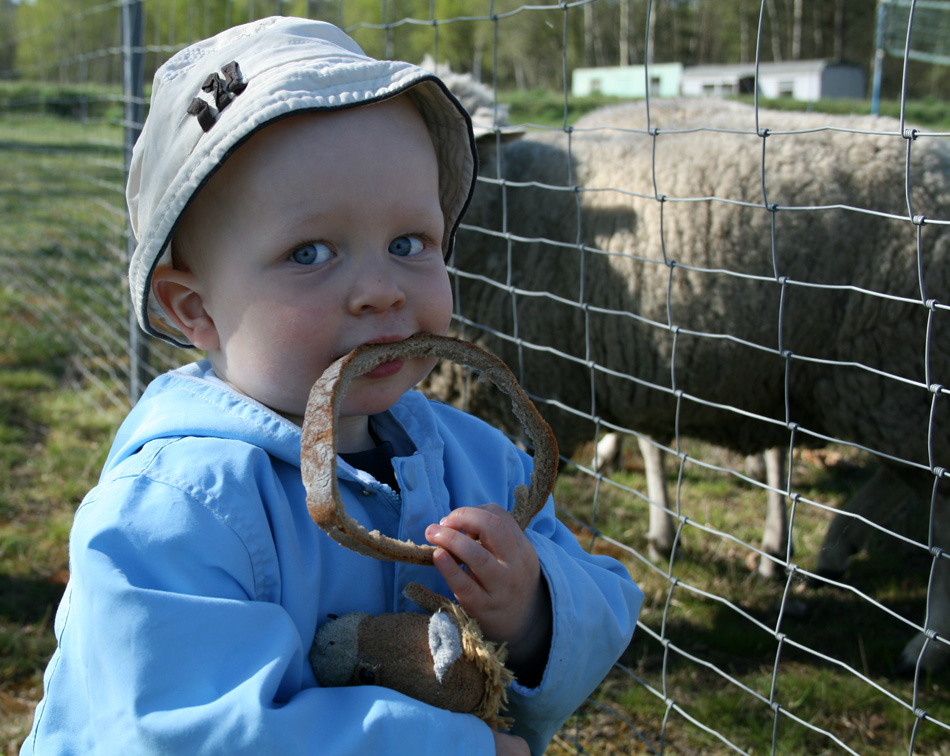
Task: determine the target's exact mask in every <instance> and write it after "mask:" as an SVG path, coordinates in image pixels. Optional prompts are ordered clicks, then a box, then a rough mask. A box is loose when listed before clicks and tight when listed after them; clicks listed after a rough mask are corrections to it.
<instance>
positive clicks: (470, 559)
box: [426, 525, 498, 577]
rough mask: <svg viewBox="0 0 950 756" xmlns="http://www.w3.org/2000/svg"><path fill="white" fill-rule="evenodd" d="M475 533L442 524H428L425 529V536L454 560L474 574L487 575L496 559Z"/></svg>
mask: <svg viewBox="0 0 950 756" xmlns="http://www.w3.org/2000/svg"><path fill="white" fill-rule="evenodd" d="M477 537H478V536H477V534H474V533H471V534H470V533H468V532H465V533H463V532H461V531H459V530H456V529H455V528H452V527H448V526H443V525H430V526H429V527H428V528H427V529H426V538H427V539H428V541H429V543H431V544H432V545H433V546H439V547H441V548H443V549H444V550H445V551H446V552H448V553H449V554H450V555H451V556H452V557H454V558H455V561H457V562H460V563H461V564H464V565H467V566H468V569H469V571H470V572H471V573H472V574H474V575H481V576H488V577H490V573H491V571H492V569H493V568H494V567H497V566H498V560H497V559H496V558H495V556H494V555H493V554H492V553H491V552H490V551H489V550H488V549H487V548H486V545H484V544H483V543H481V542H480V541H478V540H475V539H476V538H477Z"/></svg>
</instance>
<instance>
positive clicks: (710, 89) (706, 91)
mask: <svg viewBox="0 0 950 756" xmlns="http://www.w3.org/2000/svg"><path fill="white" fill-rule="evenodd" d="M714 94H716V85H715V84H703V95H704V96H705V97H712V96H713V95H714Z"/></svg>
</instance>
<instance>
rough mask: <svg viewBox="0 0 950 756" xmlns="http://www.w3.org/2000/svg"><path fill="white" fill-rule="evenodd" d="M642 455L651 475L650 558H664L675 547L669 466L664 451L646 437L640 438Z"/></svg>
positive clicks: (649, 475)
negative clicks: (667, 476) (667, 467)
mask: <svg viewBox="0 0 950 756" xmlns="http://www.w3.org/2000/svg"><path fill="white" fill-rule="evenodd" d="M637 442H638V443H639V445H640V454H642V455H643V465H644V468H645V471H646V477H647V494H648V495H649V497H650V529H649V531H647V548H648V553H649V556H650V559H652V560H653V561H661V560H663V559H666V558H668V557H669V555H670V552H671V551H672V550H673V538H674V537H675V536H676V528H675V527H674V526H673V518H672V516H671V515H670V495H669V490H668V488H667V485H666V468H665V465H664V464H663V450H662V449H660V448H659V447H658V446H656V445H655V444H653V443H651V442H650V441H649V440H648V439H646V438H640V437H638V439H637Z"/></svg>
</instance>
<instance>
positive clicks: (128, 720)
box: [21, 17, 642, 756]
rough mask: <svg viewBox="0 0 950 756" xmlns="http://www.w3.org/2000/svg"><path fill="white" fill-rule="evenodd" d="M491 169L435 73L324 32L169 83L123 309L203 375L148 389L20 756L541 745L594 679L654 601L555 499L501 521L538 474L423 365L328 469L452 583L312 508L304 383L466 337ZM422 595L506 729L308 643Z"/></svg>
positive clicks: (140, 173) (432, 750)
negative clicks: (465, 255)
mask: <svg viewBox="0 0 950 756" xmlns="http://www.w3.org/2000/svg"><path fill="white" fill-rule="evenodd" d="M475 173H476V156H475V152H474V139H473V136H472V130H471V123H470V121H469V119H468V116H467V114H466V113H465V112H464V110H463V109H462V107H461V106H460V105H459V103H458V102H457V101H456V100H455V98H454V97H452V95H451V94H449V93H448V91H447V90H446V89H445V87H444V86H443V85H442V83H441V82H440V81H439V80H438V79H437V78H436V77H435V76H433V75H432V74H431V73H429V72H427V71H425V70H423V69H421V68H418V67H416V66H412V65H409V64H406V63H398V62H387V61H376V60H373V59H371V58H368V57H366V56H365V55H364V54H363V53H362V52H361V51H360V49H359V48H358V47H357V46H356V45H355V44H354V43H353V41H352V40H350V39H349V38H348V37H347V36H346V35H345V34H343V33H342V32H341V31H340V30H338V29H336V28H335V27H333V26H330V25H327V24H324V23H320V22H317V21H308V20H302V19H294V18H284V17H281V18H271V19H266V20H263V21H259V22H255V23H251V24H248V25H245V26H241V27H236V28H233V29H229V30H227V31H225V32H223V33H221V34H219V35H218V36H216V37H213V38H211V39H209V40H206V41H204V42H201V43H198V44H196V45H194V46H192V47H189V48H187V49H185V50H182V51H181V52H179V53H178V54H177V55H175V56H174V57H172V58H171V59H170V60H169V61H168V62H167V63H166V64H165V65H164V66H162V67H161V68H160V69H159V70H158V72H157V73H156V75H155V81H154V87H153V91H152V102H151V110H150V113H149V116H148V120H147V123H146V125H145V128H144V130H143V132H142V135H141V137H140V139H139V141H138V143H137V144H136V146H135V151H134V155H133V159H132V165H131V170H130V177H129V185H128V203H129V209H130V213H131V218H132V222H133V228H134V232H135V236H136V239H137V242H138V244H137V247H136V250H135V253H134V256H133V258H132V261H131V266H130V272H129V276H130V285H131V291H132V297H133V304H134V307H135V310H136V312H137V315H138V318H139V321H140V323H141V325H142V327H143V328H144V329H145V330H146V331H147V332H149V333H151V334H153V335H156V336H159V337H161V338H163V339H166V340H168V341H171V342H173V343H176V344H180V345H185V346H192V347H196V348H198V349H200V350H203V351H204V352H205V353H206V355H207V358H206V359H205V360H203V361H200V362H197V363H194V364H192V365H188V366H186V367H183V368H181V369H179V370H175V371H173V372H171V373H168V374H166V375H164V376H162V377H160V378H158V379H157V380H155V381H154V382H153V383H152V384H151V385H150V386H149V387H148V389H147V390H146V392H145V393H144V395H143V396H142V398H141V400H140V401H139V402H138V404H137V405H136V406H135V407H134V409H133V410H132V411H131V413H130V414H129V416H128V418H127V419H126V421H125V422H124V423H123V425H122V427H121V428H120V430H119V431H118V434H117V436H116V439H115V442H114V445H113V447H112V450H111V452H110V454H109V457H108V460H107V462H106V465H105V469H104V470H103V472H102V475H101V478H100V481H99V484H98V485H97V486H96V488H95V489H93V490H92V491H91V492H90V493H89V494H88V495H87V497H86V498H85V499H84V501H83V502H82V505H81V506H80V507H79V509H78V511H77V513H76V518H75V522H74V525H73V529H72V533H71V536H70V582H69V585H68V587H67V590H66V594H65V596H64V598H63V601H62V604H61V606H60V608H59V611H58V613H57V615H56V622H55V633H56V638H57V641H58V649H57V651H56V653H55V655H54V656H53V659H52V660H51V661H50V664H49V667H48V669H47V672H46V676H45V681H44V698H43V700H42V702H41V703H40V704H39V706H38V707H37V710H36V714H35V718H34V723H33V729H32V731H31V733H30V735H29V737H28V738H27V740H26V741H25V743H24V744H23V747H22V751H21V754H22V755H24V756H25V755H28V754H42V755H44V756H53V755H59V754H83V756H93V755H95V754H116V755H117V756H128V755H129V754H136V755H137V756H143V755H145V754H159V753H161V754H182V755H184V754H188V756H196V755H197V754H227V755H228V756H237V755H239V754H253V755H254V756H270V755H274V756H278V755H279V756H293V755H294V754H326V755H327V756H337V755H342V754H361V755H365V754H381V755H384V756H402V755H403V754H406V755H407V756H408V755H409V754H412V755H413V756H418V755H419V754H438V756H450V755H451V754H493V753H499V754H522V753H528V751H529V749H530V752H531V753H534V754H540V753H542V752H543V751H544V749H545V746H546V744H547V742H548V741H549V739H550V738H551V737H552V736H553V734H554V733H555V732H556V731H557V729H558V727H559V726H560V725H561V724H562V723H563V721H564V720H565V719H566V718H567V717H568V716H569V715H570V714H571V712H572V711H573V710H574V709H575V708H576V707H577V705H578V704H580V703H581V702H582V701H583V700H584V698H585V697H586V696H587V695H588V694H589V693H590V692H591V691H592V690H593V689H594V688H595V687H596V685H597V684H598V683H599V682H600V680H601V679H602V678H603V676H604V675H605V674H606V673H607V671H608V670H609V669H610V667H611V665H612V663H613V662H614V661H615V660H616V658H617V657H618V656H619V655H620V653H621V652H622V651H623V650H624V648H625V647H626V645H627V644H628V643H629V641H630V638H631V635H632V633H633V629H634V625H635V623H636V617H637V613H638V611H639V607H640V602H641V599H642V594H641V593H640V591H639V589H638V588H637V587H636V586H635V585H634V584H633V582H632V581H631V580H630V577H629V575H628V574H627V572H626V570H625V569H624V568H623V567H622V566H621V565H620V564H619V563H617V562H616V561H613V560H611V559H609V558H606V557H599V556H592V555H590V554H587V553H585V552H584V551H583V550H582V549H581V548H579V546H578V544H577V542H576V540H575V538H574V537H573V536H572V535H571V533H570V532H569V531H567V530H566V529H565V528H564V527H563V526H561V525H560V524H559V523H558V522H557V520H556V519H555V517H554V512H553V504H552V503H551V502H550V501H549V502H548V504H547V505H546V506H545V508H544V510H543V511H542V512H541V513H540V514H539V515H538V516H537V517H536V518H535V519H534V521H533V522H532V523H531V525H530V527H529V528H528V529H527V531H525V532H522V531H521V530H520V528H519V527H518V526H517V524H516V523H515V521H514V519H513V518H512V517H511V515H510V514H509V512H508V510H509V509H510V508H511V506H512V504H513V502H512V491H513V489H514V488H515V486H516V485H517V484H519V483H523V482H524V483H527V481H528V478H529V475H530V470H531V461H530V458H529V457H528V456H527V455H525V454H524V453H522V452H521V451H520V450H518V449H517V448H516V447H515V446H513V445H512V444H511V443H509V442H508V441H507V439H505V437H504V436H503V435H502V434H500V433H499V432H498V431H496V430H494V429H492V428H490V427H488V426H487V425H485V424H484V423H482V422H481V421H479V420H477V419H475V418H473V417H471V416H469V415H467V414H464V413H462V412H459V411H457V410H455V409H452V408H450V407H447V406H445V405H442V404H439V403H436V402H431V401H429V400H427V399H425V398H424V397H423V396H422V395H421V394H420V393H418V392H415V391H411V390H410V389H412V388H413V386H415V385H416V384H417V383H418V382H419V381H420V380H422V379H423V378H424V377H425V376H426V374H427V373H428V371H429V370H430V369H431V368H432V362H431V361H430V360H427V359H412V360H406V361H396V362H390V363H386V364H384V365H381V366H379V367H378V368H376V369H374V370H373V371H371V372H370V373H367V374H366V375H364V376H361V377H360V378H357V379H356V380H354V381H353V382H352V383H351V384H350V386H349V388H348V390H347V394H346V397H345V400H344V403H343V406H342V408H341V411H340V426H339V430H338V447H339V451H340V460H339V463H338V476H339V486H340V491H341V496H342V497H343V499H344V502H345V504H346V508H347V512H348V513H349V514H350V515H351V516H352V517H354V518H355V519H357V520H358V521H360V522H361V523H362V524H363V525H364V526H365V527H367V528H368V529H370V530H374V529H376V530H379V531H380V532H382V533H383V534H386V535H389V536H392V537H394V538H399V539H402V540H406V539H408V540H412V541H414V542H416V543H423V542H425V541H428V542H429V543H431V544H433V545H434V546H436V547H437V548H436V551H435V554H434V562H435V567H434V568H433V567H431V566H430V567H422V566H415V565H408V564H393V563H388V562H380V561H377V560H373V559H369V558H367V557H364V556H360V555H358V554H355V553H354V552H351V551H349V550H347V549H345V548H341V547H340V546H339V545H338V544H336V543H335V542H333V541H332V540H330V539H329V537H328V536H327V535H326V534H325V533H323V532H322V531H321V530H320V529H319V528H318V527H317V526H316V525H315V524H314V523H313V521H312V520H311V519H310V516H309V514H308V511H307V507H306V501H305V498H306V495H305V491H304V487H303V484H302V481H301V473H300V434H301V430H300V425H301V422H302V416H303V414H304V410H305V407H306V403H307V398H308V393H309V390H310V387H311V385H312V384H313V382H314V381H315V380H316V379H317V378H318V377H319V376H320V375H321V373H322V372H323V371H324V370H325V369H326V367H327V366H328V365H329V364H330V363H332V362H333V361H334V360H336V359H337V358H339V357H341V356H343V355H345V354H347V353H349V352H350V351H351V350H352V349H354V348H355V347H357V346H360V345H361V344H366V343H374V342H390V341H399V340H402V339H405V338H407V337H409V336H412V335H413V334H418V333H428V334H444V333H445V332H446V330H447V328H448V326H449V321H450V318H451V313H452V301H451V289H450V285H449V278H448V275H447V272H446V263H445V260H446V258H447V257H448V255H449V254H451V251H452V245H453V240H454V236H455V230H456V228H457V226H458V224H459V221H460V218H461V216H462V213H463V212H464V210H465V207H466V206H467V204H468V202H469V199H470V197H471V194H472V191H473V189H474V184H475ZM412 581H415V582H418V583H421V584H423V585H425V586H428V587H430V588H432V589H433V590H435V591H438V592H440V593H442V594H444V595H446V596H454V597H455V598H456V600H458V602H459V603H460V604H462V605H463V606H464V607H465V608H466V609H467V610H468V612H469V613H470V614H471V615H472V616H473V617H475V618H476V619H477V620H478V622H479V623H480V625H481V627H482V629H483V631H484V633H485V635H486V637H488V638H489V639H491V640H493V641H496V642H504V643H506V644H507V647H508V650H509V666H510V667H511V669H512V671H513V672H514V673H515V676H516V681H515V683H514V684H513V685H512V686H511V690H510V692H509V698H510V705H509V709H508V711H507V712H506V714H508V715H509V716H512V717H513V718H514V721H515V725H514V727H513V729H512V732H511V733H498V732H493V731H492V730H491V729H490V728H489V727H488V726H487V725H486V724H485V723H483V722H482V721H481V720H479V719H477V718H476V717H474V716H471V715H466V714H457V713H452V712H449V711H445V710H442V709H438V708H434V707H431V706H428V705H426V704H423V703H420V702H418V701H415V700H413V699H411V698H408V697H406V696H404V695H402V694H399V693H397V692H395V691H392V690H389V689H386V688H382V687H377V686H372V685H369V686H357V687H343V688H322V687H320V686H319V685H318V683H317V681H316V679H315V678H314V675H313V672H312V670H311V668H310V664H309V661H308V653H309V650H310V646H311V643H312V641H313V637H314V634H315V632H316V630H317V628H318V626H320V625H321V624H322V623H323V622H326V621H327V618H328V617H329V616H331V615H343V614H345V613H347V612H353V611H362V612H366V613H368V614H381V613H384V612H394V611H412V610H418V607H414V606H413V605H412V604H411V602H409V601H408V600H407V599H406V598H404V597H403V595H402V590H403V588H404V587H405V585H406V584H407V583H409V582H412Z"/></svg>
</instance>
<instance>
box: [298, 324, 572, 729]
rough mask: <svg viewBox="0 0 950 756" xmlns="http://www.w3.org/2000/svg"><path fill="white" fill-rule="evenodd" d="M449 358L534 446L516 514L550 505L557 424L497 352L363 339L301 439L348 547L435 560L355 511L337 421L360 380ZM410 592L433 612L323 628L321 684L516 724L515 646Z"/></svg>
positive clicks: (312, 497)
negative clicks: (386, 369)
mask: <svg viewBox="0 0 950 756" xmlns="http://www.w3.org/2000/svg"><path fill="white" fill-rule="evenodd" d="M416 357H442V358H448V359H451V360H453V361H455V362H458V363H461V364H463V365H466V366H468V367H471V368H473V369H474V370H476V371H478V372H479V374H480V379H481V380H490V381H491V382H492V383H494V384H495V385H496V386H497V387H498V388H499V389H501V390H502V391H504V392H505V393H506V394H508V396H509V397H510V398H511V401H512V409H513V410H514V412H515V414H516V415H517V416H518V418H519V419H520V420H521V423H522V425H523V426H524V429H525V431H526V433H527V434H528V436H529V437H530V438H531V440H532V442H533V443H534V445H535V456H534V470H533V471H532V474H531V481H530V485H529V486H518V488H517V489H516V490H515V491H514V498H515V506H514V508H513V511H512V514H513V515H514V517H515V519H516V520H517V521H518V524H519V525H520V526H521V527H522V528H525V527H527V525H528V523H529V522H530V521H531V518H532V517H534V515H535V514H536V513H537V512H538V510H540V509H541V507H542V506H544V503H545V501H547V498H548V496H549V495H550V493H551V490H552V489H553V488H554V479H555V477H556V475H557V462H558V453H557V444H556V442H555V440H554V435H553V433H552V432H551V429H550V427H549V426H548V425H547V423H545V422H544V420H543V419H542V418H541V416H540V414H539V413H538V411H537V409H536V408H535V407H534V405H533V404H532V403H531V400H530V399H528V397H527V395H526V394H525V393H524V391H523V390H522V389H521V387H520V386H519V385H518V382H517V380H515V378H514V376H513V375H512V374H511V371H509V370H508V368H507V367H506V366H505V365H504V363H502V362H501V361H500V360H499V359H498V358H496V357H494V356H493V355H490V354H488V353H487V352H485V351H483V350H481V349H479V348H478V347H476V346H474V345H473V344H469V343H468V342H464V341H459V340H458V339H452V338H447V337H441V336H431V335H420V336H414V337H412V338H410V339H407V340H406V341H402V342H398V343H395V344H371V345H366V346H363V347H360V348H358V349H356V350H354V351H353V352H351V353H350V354H349V355H347V356H345V357H343V358H341V359H339V360H337V361H336V362H334V363H333V364H332V365H330V367H329V368H327V370H326V371H325V372H324V374H323V375H322V376H321V377H320V379H319V380H318V381H317V382H316V383H315V384H314V386H313V389H312V390H311V392H310V398H309V401H308V403H307V411H306V415H305V417H304V425H303V437H302V440H301V447H302V453H301V471H302V474H303V481H304V485H305V486H306V489H307V506H308V508H309V510H310V515H311V516H312V517H313V519H314V521H315V522H316V523H317V524H318V525H320V527H322V528H323V529H324V530H325V531H326V532H327V533H329V535H330V536H332V537H333V538H334V539H335V540H336V541H338V542H339V543H340V544H342V545H343V546H346V547H348V548H350V549H353V550H354V551H356V552H358V553H360V554H364V555H366V556H371V557H375V558H377V559H386V560H393V561H403V562H410V563H413V564H432V553H433V552H434V551H435V548H434V547H432V546H428V545H419V544H414V543H410V542H406V541H399V540H397V539H393V538H389V537H387V536H384V535H382V534H381V533H379V531H375V530H374V531H372V532H369V531H367V530H366V529H365V528H364V527H363V526H361V525H360V524H359V523H358V522H356V521H355V520H353V519H352V518H351V517H349V516H348V515H347V514H346V510H345V507H344V505H343V502H342V500H341V499H340V494H339V489H338V487H337V477H336V455H337V446H336V430H335V428H336V420H337V418H338V417H339V408H340V404H341V402H342V400H343V397H344V395H345V392H346V385H347V384H348V382H349V381H350V380H352V378H354V377H357V376H360V375H363V374H365V373H367V372H369V371H370V370H372V369H373V368H375V367H376V366H378V365H381V364H383V363H385V362H389V361H392V360H402V359H413V358H416ZM405 595H406V596H407V597H408V598H409V599H411V600H412V601H414V602H415V603H416V604H418V605H419V606H420V607H421V608H422V609H423V610H425V611H426V612H427V613H428V614H415V613H410V612H402V613H394V614H382V615H379V616H372V615H367V614H362V613H358V612H357V613H351V614H346V615H344V616H342V617H337V618H331V620H330V621H329V622H327V623H326V624H325V625H323V627H321V628H320V629H319V631H318V632H317V635H316V638H315V639H314V643H313V647H312V649H311V652H310V663H311V665H312V666H313V670H314V674H315V675H316V677H317V680H318V681H319V683H320V684H321V685H324V686H343V685H382V686H384V687H387V688H392V689H393V690H398V691H400V692H401V693H405V694H406V695H408V696H412V697H413V698H416V699H418V700H420V701H424V702H425V703H428V704H432V705H433V706H438V707H441V708H444V709H448V710H450V711H457V712H463V713H469V714H474V715H476V716H478V717H480V718H481V719H483V720H484V721H485V722H487V723H488V724H489V725H490V726H492V727H495V728H499V729H508V728H509V727H510V725H511V720H510V718H508V717H505V716H503V715H502V714H501V712H502V710H503V709H504V708H505V704H506V702H507V687H508V685H510V683H511V682H512V680H513V675H512V673H511V671H510V670H508V669H507V668H506V667H505V659H506V650H505V648H504V646H503V645H502V646H499V645H496V644H494V643H492V642H491V641H488V640H487V639H485V638H484V637H483V636H482V632H481V629H480V628H479V626H478V623H477V622H476V621H475V620H474V619H473V618H471V617H469V616H468V615H467V614H466V613H465V610H464V609H462V607H461V606H459V605H458V604H455V603H454V602H452V601H450V600H449V599H447V598H445V597H444V596H440V595H439V594H437V593H434V592H433V591H430V590H429V589H427V588H425V587H423V586H421V585H419V584H417V583H410V584H409V585H408V586H407V587H406V589H405Z"/></svg>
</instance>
